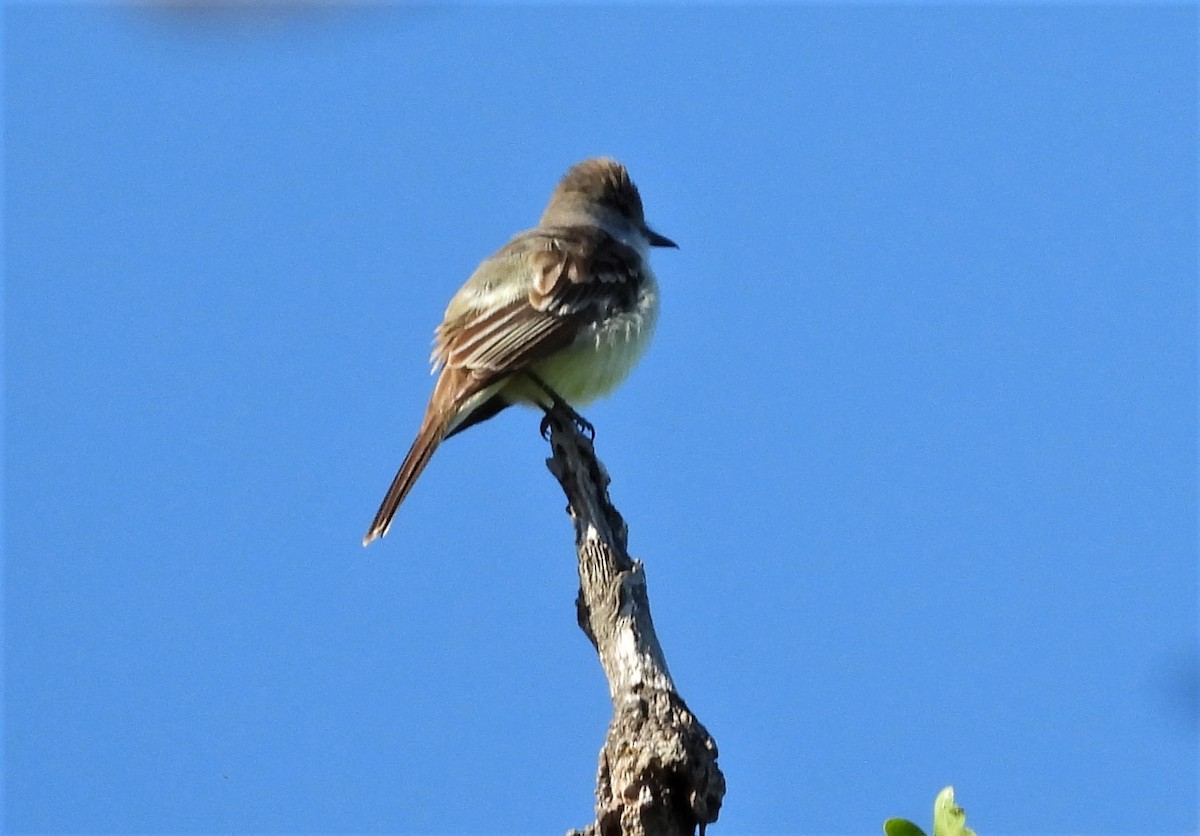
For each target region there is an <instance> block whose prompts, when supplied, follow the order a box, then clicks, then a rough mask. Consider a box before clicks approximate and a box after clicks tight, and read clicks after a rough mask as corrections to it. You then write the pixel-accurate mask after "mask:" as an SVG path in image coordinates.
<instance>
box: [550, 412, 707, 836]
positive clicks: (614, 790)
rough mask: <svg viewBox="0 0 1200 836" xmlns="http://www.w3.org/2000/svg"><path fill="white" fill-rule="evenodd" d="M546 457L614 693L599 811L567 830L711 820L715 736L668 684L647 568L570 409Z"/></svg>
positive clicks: (634, 832) (555, 425)
mask: <svg viewBox="0 0 1200 836" xmlns="http://www.w3.org/2000/svg"><path fill="white" fill-rule="evenodd" d="M547 423H548V425H549V429H550V445H551V449H552V451H553V456H552V457H551V458H550V459H548V460H547V461H546V464H547V466H548V467H549V468H550V472H551V473H553V474H554V476H555V478H556V479H558V481H559V484H561V485H562V488H563V492H564V493H565V494H566V496H567V503H568V506H567V513H568V514H569V515H570V517H571V520H572V522H573V523H574V525H575V547H576V551H577V553H578V557H579V597H578V598H577V599H576V609H577V612H578V620H579V626H580V627H581V628H582V629H583V632H584V633H585V634H586V635H587V637H588V639H589V640H590V641H591V642H592V645H593V646H594V647H595V648H596V652H597V654H598V655H599V657H600V665H601V666H602V667H603V668H604V675H605V676H606V677H607V679H608V690H609V696H610V697H611V698H612V703H613V717H612V722H611V723H610V724H609V727H608V735H607V737H606V739H605V741H604V746H603V748H602V749H601V750H600V768H599V773H598V775H597V778H596V821H594V822H592V823H591V824H589V825H588V826H587V827H585V828H584V829H583V830H572V831H570V832H569V833H568V836H684V834H693V833H695V832H696V828H697V827H699V829H700V833H701V834H703V833H704V829H705V826H706V825H708V824H709V823H711V822H714V821H716V820H717V814H718V813H719V812H720V809H721V799H722V798H723V797H724V795H725V778H724V776H722V774H721V770H720V769H719V768H718V767H717V744H716V742H715V741H713V739H712V737H711V736H710V735H709V733H708V731H707V730H706V729H705V728H704V726H702V725H701V724H700V721H699V720H697V719H696V717H695V715H694V714H692V712H691V711H690V710H688V707H687V705H686V704H685V703H684V701H683V698H682V697H680V696H679V693H678V692H677V691H676V690H675V685H674V683H673V682H672V681H671V675H670V673H669V672H668V671H667V662H666V659H665V658H664V657H663V652H662V648H661V647H660V645H659V643H658V637H657V636H656V635H655V633H654V624H653V622H652V621H651V619H650V601H649V597H648V595H647V591H646V576H645V573H644V572H643V569H642V564H641V563H640V562H639V561H636V560H633V559H632V558H630V556H629V553H628V552H627V551H626V539H627V534H628V531H627V529H626V527H625V521H624V520H623V519H622V518H621V515H620V514H619V513H618V512H617V509H616V508H614V507H613V505H612V502H611V501H610V500H609V497H608V483H609V478H608V474H607V472H605V470H604V467H603V465H601V464H600V462H599V461H598V460H597V459H596V454H595V451H594V450H593V448H592V443H591V441H589V440H588V439H587V438H586V437H584V436H583V435H581V434H580V432H579V431H578V429H577V428H576V425H575V422H574V421H573V420H571V419H570V417H569V416H565V415H562V414H559V413H554V414H552V415H551V416H550V417H549V419H548V422H547Z"/></svg>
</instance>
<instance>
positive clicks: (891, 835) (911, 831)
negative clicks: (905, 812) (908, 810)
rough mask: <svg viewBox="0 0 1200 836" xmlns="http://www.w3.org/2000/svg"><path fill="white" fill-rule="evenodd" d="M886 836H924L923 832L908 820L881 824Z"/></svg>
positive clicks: (894, 820) (889, 820)
mask: <svg viewBox="0 0 1200 836" xmlns="http://www.w3.org/2000/svg"><path fill="white" fill-rule="evenodd" d="M883 832H884V833H886V834H887V836H925V831H924V830H922V829H921V828H919V827H917V826H916V825H915V824H913V823H912V822H910V821H909V820H908V819H888V820H887V821H885V822H884V823H883Z"/></svg>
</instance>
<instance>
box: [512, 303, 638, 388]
mask: <svg viewBox="0 0 1200 836" xmlns="http://www.w3.org/2000/svg"><path fill="white" fill-rule="evenodd" d="M657 318H658V290H657V288H656V287H655V286H654V283H653V282H652V281H650V282H647V286H646V287H644V288H643V289H642V292H641V294H640V295H639V296H638V301H637V305H636V306H635V307H634V308H633V309H632V310H629V311H625V312H622V313H618V314H614V315H613V316H611V317H609V318H608V319H606V320H604V321H603V322H600V323H597V324H594V325H590V326H588V327H587V328H585V329H584V330H583V331H581V332H580V334H579V336H578V337H576V339H575V342H574V343H572V344H571V345H570V346H569V347H568V348H566V349H564V350H563V351H561V352H559V353H558V354H556V355H554V356H553V357H548V358H547V359H545V360H543V361H541V362H540V363H538V364H536V365H535V366H534V367H533V371H534V373H535V374H537V375H538V377H540V378H541V379H542V380H543V381H545V383H546V385H547V386H549V387H550V388H551V389H553V390H554V391H555V392H557V393H558V394H559V395H560V396H561V397H562V398H564V399H565V400H566V401H567V402H568V403H570V404H573V405H580V404H586V403H588V402H590V401H593V400H595V399H596V398H599V397H602V396H604V395H607V394H608V393H609V392H611V391H612V390H613V389H615V388H616V387H617V386H619V385H620V384H621V382H622V381H624V380H625V378H626V377H627V376H628V375H629V373H630V372H631V371H633V367H634V366H636V365H637V363H638V361H639V360H641V358H642V355H643V354H645V352H646V348H647V347H648V346H649V345H650V339H651V337H653V336H654V325H655V322H656V321H657ZM539 394H540V393H539ZM538 400H544V398H538Z"/></svg>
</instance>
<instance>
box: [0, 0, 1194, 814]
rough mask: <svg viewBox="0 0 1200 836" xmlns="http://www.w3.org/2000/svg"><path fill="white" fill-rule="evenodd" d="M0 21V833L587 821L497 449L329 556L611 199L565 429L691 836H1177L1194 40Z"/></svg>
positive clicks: (1029, 14)
mask: <svg viewBox="0 0 1200 836" xmlns="http://www.w3.org/2000/svg"><path fill="white" fill-rule="evenodd" d="M3 14H4V20H3V27H4V32H3V44H4V59H3V72H4V80H3V92H4V140H5V141H4V146H3V147H4V167H5V168H4V195H5V201H4V310H5V319H4V333H5V339H4V362H5V375H4V379H5V413H4V422H5V452H6V457H5V480H4V510H5V514H4V637H5V641H4V654H5V659H4V663H5V677H4V744H5V749H4V770H3V773H4V825H5V827H6V829H7V830H9V831H10V832H33V831H38V832H81V833H82V832H114V833H133V832H147V833H148V832H167V831H174V832H180V831H188V832H218V831H220V832H250V831H258V832H263V831H272V832H281V831H308V832H318V831H341V832H347V831H356V832H361V831H370V832H426V833H434V832H437V833H465V832H479V833H482V832H509V833H526V832H562V831H563V830H565V829H566V828H568V827H577V826H582V825H583V824H585V823H586V822H588V821H590V817H591V808H592V791H593V785H594V773H595V767H596V755H597V751H598V749H599V746H600V744H601V742H602V740H603V736H604V731H605V728H606V724H607V722H608V718H609V705H608V701H607V695H606V689H605V684H604V681H603V678H602V676H601V672H600V669H599V665H598V664H597V662H596V660H595V657H594V655H593V653H592V650H591V648H590V646H589V645H588V644H587V642H586V640H585V639H584V637H583V635H582V634H581V633H580V632H579V630H578V629H577V627H576V626H575V623H574V619H575V616H574V604H573V602H574V596H575V590H576V583H577V582H576V577H575V558H574V553H573V550H572V546H571V530H570V527H569V522H568V520H567V518H566V516H565V515H564V514H563V499H562V496H561V494H560V493H559V490H558V487H557V485H556V484H555V483H554V482H553V480H552V479H551V477H550V476H549V474H548V473H547V472H546V470H545V467H544V466H543V463H542V462H543V460H544V458H545V456H546V454H547V451H546V447H545V445H544V443H543V442H542V441H541V440H540V439H539V437H538V434H537V415H536V414H534V413H531V412H524V411H510V412H508V413H506V414H505V415H503V416H501V417H500V418H497V419H496V420H494V421H492V422H490V423H488V424H485V425H482V426H480V427H478V428H476V429H473V430H471V431H470V432H469V433H466V434H464V435H463V436H461V437H458V438H455V439H454V440H453V441H451V442H449V443H448V444H447V445H446V446H445V447H443V448H442V449H441V450H439V452H438V455H437V456H436V457H435V458H434V460H433V463H432V465H431V466H430V468H429V470H428V471H427V472H426V474H425V475H424V477H423V478H422V480H421V482H420V483H419V484H418V485H417V488H416V490H415V491H414V493H413V495H412V496H411V498H410V500H409V502H408V503H407V504H406V505H405V506H404V508H402V509H401V512H400V514H399V516H398V517H397V522H396V524H395V526H394V527H393V529H392V532H391V534H390V535H389V536H388V537H387V539H385V540H384V541H383V542H382V543H378V544H375V545H373V546H372V547H371V548H370V549H367V550H364V549H362V548H361V547H360V546H359V539H360V538H361V536H362V533H363V531H364V530H365V528H366V526H367V523H368V522H369V521H370V519H371V516H372V514H373V513H374V511H375V508H376V506H377V504H378V502H379V499H380V498H381V496H382V494H383V491H384V490H385V488H386V487H387V483H388V481H389V480H390V479H391V477H392V474H393V472H394V470H395V468H396V466H397V465H398V464H399V461H400V459H401V457H402V455H403V453H404V451H405V450H406V449H407V446H408V444H409V442H410V440H411V437H412V434H413V433H414V432H415V430H416V427H417V424H418V422H419V420H420V414H421V411H422V409H423V408H424V404H425V400H426V398H427V396H428V393H429V390H430V387H431V380H430V378H429V376H428V367H427V365H426V358H427V356H428V351H429V344H430V339H431V336H432V330H433V327H434V326H435V325H436V323H437V322H438V320H439V318H440V316H441V313H442V311H443V309H444V307H445V304H446V302H447V300H448V299H449V297H450V296H451V294H452V293H453V292H454V290H455V289H456V288H457V287H458V285H459V284H460V283H461V282H462V281H463V280H464V279H465V278H466V277H467V275H469V273H470V272H471V270H472V269H473V268H474V266H475V265H476V264H477V263H478V261H479V260H480V259H482V258H483V257H485V256H486V255H488V254H489V253H490V252H491V251H493V250H494V249H495V248H497V247H498V246H500V245H501V244H503V243H504V242H505V241H506V240H507V238H508V237H509V236H510V235H511V234H513V233H514V232H516V231H518V230H520V229H522V228H525V227H527V226H530V225H532V224H533V223H534V222H536V219H537V217H538V215H539V214H540V212H541V209H542V207H543V205H544V202H545V200H546V198H547V197H548V195H549V193H550V190H551V188H552V187H553V185H554V183H555V181H556V180H557V178H558V177H559V176H560V175H561V174H562V172H563V171H564V170H565V169H566V168H567V167H568V166H569V165H570V164H572V163H574V162H576V161H578V160H579V159H582V158H584V157H587V156H591V155H595V154H611V155H614V156H616V157H618V158H620V159H621V160H623V161H624V162H625V163H626V164H627V165H628V166H629V168H630V170H631V172H632V174H633V176H634V179H635V180H636V182H637V183H638V185H639V186H640V188H641V191H642V195H643V198H644V201H645V204H646V207H647V216H648V218H649V219H650V221H651V223H652V224H653V225H654V226H655V228H657V229H659V230H660V231H661V232H663V233H664V234H667V235H669V236H671V237H672V238H674V239H675V240H676V241H678V242H679V244H680V249H679V251H677V252H676V251H661V252H656V253H655V265H656V270H657V273H658V276H659V280H660V283H661V285H662V292H663V310H662V315H661V318H660V323H659V327H658V332H657V335H656V338H655V344H654V345H653V346H652V347H651V350H650V352H649V354H648V356H647V357H646V359H645V361H644V362H643V364H642V366H641V367H639V369H638V370H637V371H636V372H635V373H634V374H633V376H632V377H631V378H630V380H629V382H628V383H627V385H626V386H625V387H624V388H623V389H621V390H620V391H619V392H618V393H617V395H615V396H614V397H613V398H611V399H609V400H606V401H604V402H601V403H598V404H596V405H594V406H592V407H590V408H589V409H587V410H586V414H587V416H588V417H589V418H590V419H591V420H592V421H593V423H595V425H596V427H597V432H598V439H597V448H598V452H599V454H600V456H601V458H602V459H603V460H604V462H605V463H606V465H607V466H608V469H609V470H610V472H611V474H612V476H613V486H612V493H613V498H614V500H615V501H616V503H617V505H618V507H619V508H620V509H621V510H622V511H623V512H624V514H625V517H626V519H627V520H628V522H629V525H630V529H631V536H630V546H631V550H632V551H633V552H634V553H635V554H636V555H637V556H639V557H640V558H641V559H643V560H644V561H645V563H646V566H647V573H648V578H649V583H650V594H651V600H652V604H653V610H654V615H655V619H656V623H657V625H658V628H659V633H660V638H661V639H662V642H663V645H664V648H665V650H666V653H667V658H668V660H669V662H670V665H671V670H672V673H673V674H674V676H675V678H676V680H677V684H678V685H679V687H680V689H681V692H682V694H683V696H684V697H685V699H686V700H687V701H688V703H689V704H690V705H691V707H692V708H693V709H694V710H695V712H696V713H697V715H698V716H699V717H700V719H701V720H702V721H703V722H704V723H705V724H706V725H707V726H708V728H709V729H710V731H711V732H712V734H713V735H714V737H715V738H716V740H717V742H718V745H719V747H720V752H721V757H720V764H721V766H722V768H723V770H724V772H725V775H726V778H727V781H728V786H729V789H728V795H727V796H726V801H725V807H724V809H723V810H722V814H721V819H720V821H719V822H718V825H717V826H716V827H715V828H714V830H713V831H712V832H713V833H731V834H733V833H835V832H836V833H843V832H844V833H872V832H879V831H878V828H879V826H880V824H881V822H882V821H883V820H884V819H885V818H887V817H889V816H906V817H909V818H913V819H916V820H918V821H920V822H927V821H928V817H929V811H930V807H931V805H932V802H933V798H934V795H935V794H936V792H937V791H938V790H939V789H940V788H941V787H942V786H944V785H946V784H950V783H952V784H954V785H955V787H956V788H957V791H958V798H959V801H960V802H961V803H962V804H963V805H964V806H965V807H966V808H967V811H968V815H969V821H970V823H971V824H972V825H973V826H974V827H975V828H976V829H977V830H978V831H979V832H980V833H1033V832H1038V833H1044V832H1073V833H1151V832H1154V833H1185V832H1195V830H1196V828H1197V803H1198V792H1197V772H1196V763H1197V755H1198V749H1197V701H1198V694H1200V659H1198V649H1197V648H1198V644H1197V600H1198V593H1197V501H1196V500H1197V409H1196V405H1197V391H1196V389H1197V384H1196V372H1197V344H1196V318H1197V294H1196V282H1197V182H1198V181H1197V161H1196V147H1197V134H1198V131H1197V127H1198V126H1197V104H1196V94H1197V53H1196V46H1195V44H1196V38H1197V10H1196V7H1195V6H1192V5H1187V4H1178V5H1166V4H1161V5H1145V6H1135V5H1119V4H1109V5H1096V6H1086V5H1071V4H1056V5H1041V4H1030V5H1023V6H1021V7H1000V6H953V5H919V4H905V5H882V4H870V5H858V6H855V5H839V4H829V5H819V6H789V5H778V6H769V7H767V6H758V7H741V6H738V7H719V6H709V7H704V8H684V7H678V6H674V7H672V6H660V7H650V6H645V7H643V6H638V5H632V6H630V5H626V6H621V7H619V8H616V7H606V6H582V7H580V6H574V7H560V6H554V5H536V6H534V5H529V6H520V5H511V6H508V5H505V6H486V7H485V6H470V5H463V6H453V7H450V6H447V7H442V6H426V5H415V6H407V5H381V6H374V7H368V6H362V7H354V8H351V9H329V10H323V11H309V12H303V13H278V12H277V13H272V14H236V13H231V14H211V15H204V14H200V15H197V14H188V13H182V12H171V11H167V10H162V9H158V10H155V9H145V8H142V9H139V8H134V7H128V8H122V7H98V6H88V5H70V6H54V5H44V4H19V5H18V4H10V5H8V6H7V7H6V8H5V9H4V12H3Z"/></svg>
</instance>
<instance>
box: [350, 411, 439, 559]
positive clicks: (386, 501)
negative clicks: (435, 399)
mask: <svg viewBox="0 0 1200 836" xmlns="http://www.w3.org/2000/svg"><path fill="white" fill-rule="evenodd" d="M447 425H448V420H447V416H446V415H445V414H444V412H443V410H440V409H437V408H436V407H435V404H433V403H430V404H429V410H428V411H427V412H426V413H425V420H424V421H422V422H421V430H420V432H418V433H417V438H416V440H415V441H413V443H412V447H410V448H409V450H408V455H407V456H405V457H404V463H403V464H401V465H400V470H398V471H397V472H396V478H395V479H393V480H392V486H391V487H390V488H388V492H387V495H386V496H385V497H384V498H383V504H382V505H380V506H379V511H378V512H377V513H376V514H375V519H374V520H372V521H371V527H370V528H368V529H367V534H366V536H365V537H363V541H362V544H363V545H364V546H366V545H368V544H369V543H370V542H371V541H372V540H376V539H378V538H380V537H382V536H383V535H385V534H387V533H388V529H389V528H390V527H391V525H392V517H394V516H396V509H397V508H399V507H400V503H401V502H403V501H404V497H406V496H408V492H409V491H411V490H412V487H413V485H414V484H416V481H417V477H418V476H420V475H421V471H422V470H424V469H425V465H427V464H429V458H430V456H432V455H433V451H434V450H436V449H437V447H438V445H439V444H441V443H442V440H443V439H444V438H445V437H446V429H447Z"/></svg>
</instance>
